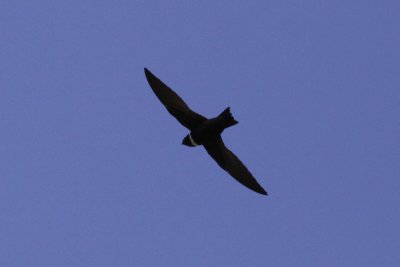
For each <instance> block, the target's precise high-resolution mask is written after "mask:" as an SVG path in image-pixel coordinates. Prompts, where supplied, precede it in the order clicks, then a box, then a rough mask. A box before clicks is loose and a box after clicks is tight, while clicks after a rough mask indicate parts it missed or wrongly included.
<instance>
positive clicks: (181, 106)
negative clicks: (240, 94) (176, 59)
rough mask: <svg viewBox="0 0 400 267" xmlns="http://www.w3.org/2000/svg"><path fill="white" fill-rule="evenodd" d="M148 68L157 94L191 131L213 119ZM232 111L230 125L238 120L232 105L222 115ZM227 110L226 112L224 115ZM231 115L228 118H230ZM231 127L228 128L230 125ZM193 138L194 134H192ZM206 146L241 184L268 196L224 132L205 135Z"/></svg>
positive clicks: (210, 153)
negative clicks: (224, 136)
mask: <svg viewBox="0 0 400 267" xmlns="http://www.w3.org/2000/svg"><path fill="white" fill-rule="evenodd" d="M144 70H145V75H146V78H147V81H148V82H149V84H150V87H151V88H152V90H153V92H154V93H155V95H156V96H157V97H158V99H159V100H160V101H161V103H162V104H163V105H164V106H165V107H166V109H167V110H168V112H169V113H170V114H171V115H172V116H174V117H175V118H176V119H177V120H178V121H179V122H180V123H181V124H182V125H183V126H185V127H186V128H188V129H189V130H190V131H191V132H196V130H197V129H199V128H201V127H199V126H200V125H203V128H204V125H207V123H206V124H204V123H205V122H207V121H208V122H209V121H210V120H208V119H207V118H205V117H204V116H202V115H200V114H198V113H196V112H194V111H193V110H191V109H190V108H189V106H188V105H187V104H186V103H185V102H184V101H183V100H182V98H180V97H179V96H178V95H177V94H176V93H175V92H174V91H173V90H172V89H171V88H169V87H168V86H167V85H166V84H164V83H163V82H162V81H161V80H160V79H158V78H157V77H156V76H155V75H153V74H152V73H151V72H150V71H149V70H148V69H146V68H145V69H144ZM226 111H228V113H229V115H230V116H231V119H232V120H233V122H234V123H233V122H232V123H231V125H229V122H228V124H227V125H229V126H232V125H234V124H236V123H237V121H235V120H234V119H233V117H232V115H231V114H230V112H229V108H228V109H226V110H225V111H224V112H223V113H221V115H220V116H225V115H226V114H227V113H226ZM224 113H225V115H224ZM220 116H218V117H216V118H214V119H218V118H221V119H220V121H221V123H224V118H223V117H220ZM227 118H228V117H227ZM229 126H227V127H229ZM188 136H189V137H190V135H188ZM202 145H203V146H204V148H205V149H206V151H207V153H208V154H209V155H210V156H211V157H212V158H213V159H214V160H215V161H216V162H217V164H218V165H219V166H220V167H221V168H222V169H224V170H225V171H226V172H228V173H229V174H230V175H231V176H232V177H233V178H235V179H236V180H237V181H238V182H239V183H241V184H243V185H244V186H246V187H248V188H249V189H251V190H253V191H255V192H257V193H260V194H263V195H267V192H266V191H265V190H264V189H263V188H262V187H261V185H260V184H259V183H258V182H257V180H256V179H255V178H254V176H253V175H252V174H251V173H250V171H249V170H248V169H247V168H246V166H245V165H244V164H243V163H242V162H241V161H240V159H239V158H238V157H237V156H236V155H235V154H233V152H232V151H230V150H229V149H228V148H227V147H226V146H225V144H224V142H223V140H222V138H221V136H220V134H219V133H218V134H215V135H211V136H207V138H204V140H203V142H202Z"/></svg>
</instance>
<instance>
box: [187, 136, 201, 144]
mask: <svg viewBox="0 0 400 267" xmlns="http://www.w3.org/2000/svg"><path fill="white" fill-rule="evenodd" d="M189 139H190V142H191V143H192V145H194V146H198V145H199V144H197V143H196V142H195V141H194V140H193V138H192V136H191V135H190V134H189Z"/></svg>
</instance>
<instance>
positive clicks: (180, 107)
mask: <svg viewBox="0 0 400 267" xmlns="http://www.w3.org/2000/svg"><path fill="white" fill-rule="evenodd" d="M144 73H145V75H146V78H147V81H148V82H149V84H150V87H151V89H153V92H154V93H155V94H156V96H157V97H158V99H160V101H161V103H163V105H164V106H165V107H166V108H167V110H168V112H169V113H171V115H172V116H174V117H175V118H176V119H177V120H178V121H179V122H180V123H181V124H182V125H183V126H185V127H186V128H188V129H189V130H193V129H194V128H196V127H197V126H198V125H200V124H201V123H202V122H204V121H205V120H207V119H206V118H205V117H203V116H202V115H200V114H198V113H196V112H194V111H193V110H191V109H190V108H189V107H188V105H187V104H186V103H185V102H184V101H183V100H182V98H180V97H179V96H178V95H177V94H176V93H175V92H174V91H173V90H172V89H171V88H169V87H168V86H167V85H166V84H165V83H163V82H162V81H161V80H160V79H158V78H157V77H156V76H154V74H153V73H151V72H150V71H149V70H148V69H146V68H145V69H144Z"/></svg>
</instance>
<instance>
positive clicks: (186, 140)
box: [182, 134, 196, 147]
mask: <svg viewBox="0 0 400 267" xmlns="http://www.w3.org/2000/svg"><path fill="white" fill-rule="evenodd" d="M182 145H185V146H190V147H193V146H196V145H195V144H193V142H192V140H191V138H190V135H189V134H188V135H186V136H185V138H183V140H182Z"/></svg>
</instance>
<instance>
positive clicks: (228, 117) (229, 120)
mask: <svg viewBox="0 0 400 267" xmlns="http://www.w3.org/2000/svg"><path fill="white" fill-rule="evenodd" d="M218 117H220V118H223V120H224V122H225V125H224V126H225V128H228V127H231V126H233V125H235V124H238V123H239V122H238V121H236V120H235V118H234V117H233V116H232V113H231V110H230V107H227V108H226V109H225V110H224V111H222V113H221V114H219V116H218Z"/></svg>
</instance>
